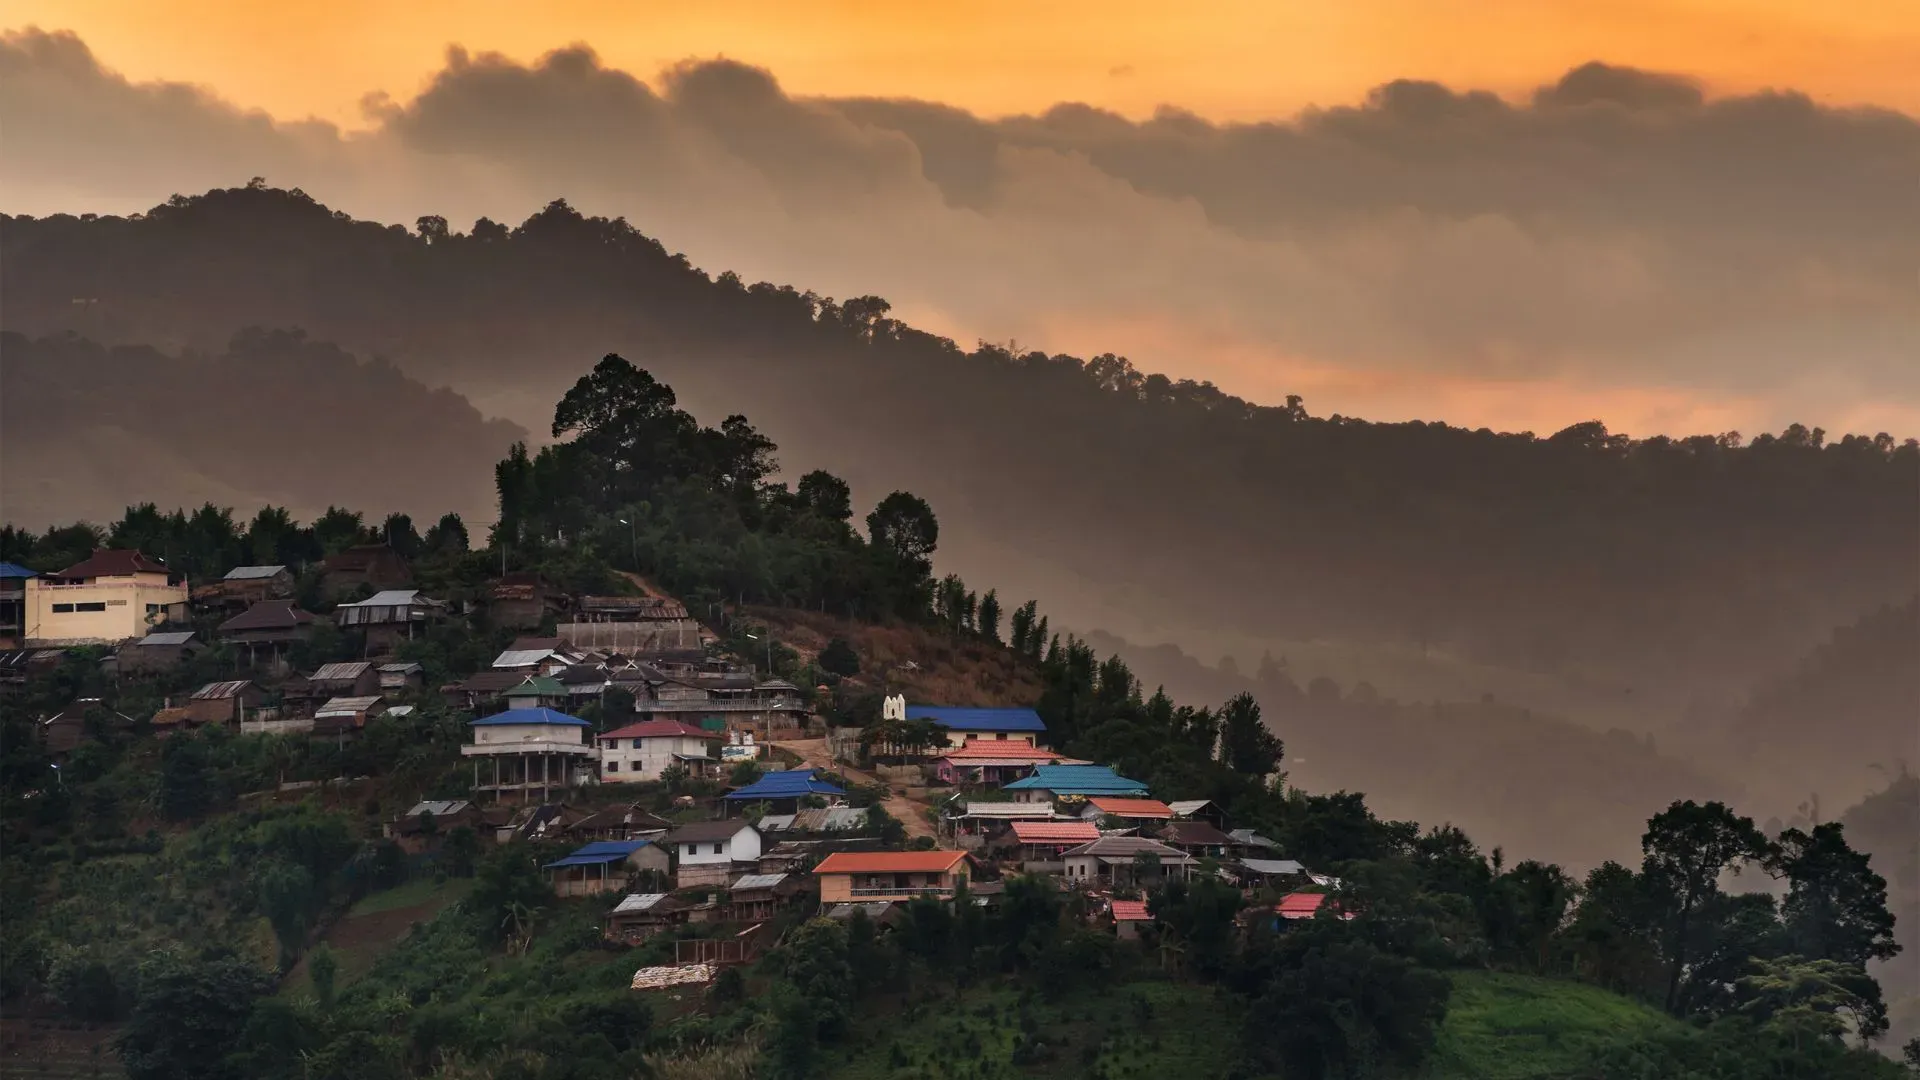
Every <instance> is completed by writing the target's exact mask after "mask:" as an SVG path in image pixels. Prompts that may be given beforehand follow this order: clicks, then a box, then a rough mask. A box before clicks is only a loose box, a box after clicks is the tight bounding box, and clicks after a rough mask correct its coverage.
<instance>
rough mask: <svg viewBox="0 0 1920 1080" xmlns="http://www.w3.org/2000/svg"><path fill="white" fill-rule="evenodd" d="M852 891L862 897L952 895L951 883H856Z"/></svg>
mask: <svg viewBox="0 0 1920 1080" xmlns="http://www.w3.org/2000/svg"><path fill="white" fill-rule="evenodd" d="M852 891H853V895H855V896H863V897H881V896H945V897H950V896H952V895H953V886H951V885H885V886H869V887H861V886H857V885H856V886H855V887H854V888H853V890H852Z"/></svg>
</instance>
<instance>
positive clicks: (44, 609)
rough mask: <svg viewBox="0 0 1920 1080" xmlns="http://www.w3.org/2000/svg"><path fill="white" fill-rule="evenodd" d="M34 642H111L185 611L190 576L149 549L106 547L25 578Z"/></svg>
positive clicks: (28, 634)
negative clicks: (54, 569)
mask: <svg viewBox="0 0 1920 1080" xmlns="http://www.w3.org/2000/svg"><path fill="white" fill-rule="evenodd" d="M22 596H23V600H24V606H25V611H24V619H25V626H24V627H23V628H22V634H23V636H24V637H25V639H26V641H27V643H28V644H30V645H103V644H104V645H111V644H117V643H119V642H122V641H128V640H131V639H134V638H139V637H144V636H145V635H146V634H147V633H148V632H150V631H151V630H153V629H154V628H155V627H156V626H158V625H160V624H162V623H165V622H167V621H168V620H170V619H171V620H180V621H184V620H185V619H186V616H187V598H188V590H187V582H186V578H184V577H183V576H181V575H179V574H176V573H174V572H173V571H171V570H169V569H167V564H166V563H164V562H161V561H160V560H158V559H155V558H152V557H150V556H148V555H147V554H146V553H145V552H141V551H135V550H131V549H125V548H103V549H101V550H99V551H96V552H94V553H93V554H92V555H91V556H89V557H87V558H85V559H82V560H81V561H79V562H77V563H74V564H73V565H72V566H69V567H67V568H66V569H65V570H61V571H58V572H56V573H52V574H42V575H40V576H38V577H31V578H28V579H26V586H25V588H24V589H23V590H22Z"/></svg>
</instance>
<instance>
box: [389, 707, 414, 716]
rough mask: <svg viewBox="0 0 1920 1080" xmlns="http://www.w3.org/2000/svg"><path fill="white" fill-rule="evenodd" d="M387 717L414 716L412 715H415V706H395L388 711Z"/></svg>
mask: <svg viewBox="0 0 1920 1080" xmlns="http://www.w3.org/2000/svg"><path fill="white" fill-rule="evenodd" d="M386 715H388V716H412V715H413V706H411V705H395V706H394V707H393V708H391V709H388V710H387V713H386Z"/></svg>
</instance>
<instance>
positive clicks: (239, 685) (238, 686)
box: [193, 679, 253, 701]
mask: <svg viewBox="0 0 1920 1080" xmlns="http://www.w3.org/2000/svg"><path fill="white" fill-rule="evenodd" d="M251 685H253V684H252V683H251V682H249V681H247V680H246V679H231V680H228V681H227V682H210V683H208V684H207V685H205V686H203V687H201V688H200V689H198V690H195V691H194V692H193V700H195V701H218V700H220V699H221V698H230V697H236V696H238V695H239V693H240V691H242V690H245V689H246V688H247V687H249V686H251Z"/></svg>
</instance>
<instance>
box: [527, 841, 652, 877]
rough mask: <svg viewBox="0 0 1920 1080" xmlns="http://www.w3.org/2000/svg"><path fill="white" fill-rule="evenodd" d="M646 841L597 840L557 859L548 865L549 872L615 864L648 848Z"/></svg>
mask: <svg viewBox="0 0 1920 1080" xmlns="http://www.w3.org/2000/svg"><path fill="white" fill-rule="evenodd" d="M649 842H650V841H646V840H597V841H595V842H593V843H591V844H588V845H586V846H585V847H582V848H578V849H576V850H574V851H573V852H572V853H571V854H569V855H568V856H567V857H566V858H564V859H556V860H554V861H553V862H550V863H548V864H547V867H546V868H547V869H548V870H553V869H555V868H558V867H562V866H599V865H600V864H602V863H615V862H620V861H622V860H624V859H625V858H626V857H627V856H629V855H631V854H633V853H634V852H636V851H639V850H640V849H641V848H643V847H646V846H647V844H648V843H649Z"/></svg>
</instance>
